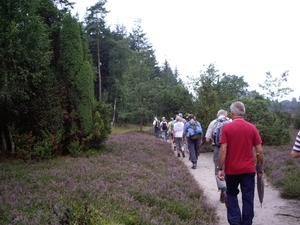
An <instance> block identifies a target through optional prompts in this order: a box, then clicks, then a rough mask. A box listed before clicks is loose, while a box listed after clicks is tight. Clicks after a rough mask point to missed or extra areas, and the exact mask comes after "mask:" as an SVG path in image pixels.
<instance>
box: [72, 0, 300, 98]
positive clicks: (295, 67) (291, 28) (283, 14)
mask: <svg viewBox="0 0 300 225" xmlns="http://www.w3.org/2000/svg"><path fill="white" fill-rule="evenodd" d="M73 1H74V2H77V3H76V5H75V10H74V12H79V14H80V18H83V15H84V13H85V11H86V7H90V6H92V5H94V4H95V3H96V2H97V0H84V1H82V0H73ZM299 6H300V2H299V1H298V0H285V1H283V0H251V1H250V0H248V1H246V0H244V1H242V0H185V1H182V0H107V3H106V4H105V8H106V9H107V10H109V11H110V13H109V14H108V15H107V17H106V21H107V25H111V28H112V29H114V25H115V24H124V26H125V27H126V28H127V31H131V28H132V27H133V25H134V21H135V20H136V19H138V18H140V19H141V26H142V29H143V30H144V32H145V33H146V36H147V38H148V39H149V41H150V43H151V44H152V46H153V49H155V55H156V59H157V61H158V62H159V63H160V65H161V64H162V63H163V62H164V61H165V59H167V60H168V62H169V63H170V65H171V67H172V69H173V71H174V69H175V67H176V66H177V69H178V70H179V73H180V76H181V78H182V79H183V80H184V81H186V78H185V77H186V76H187V75H188V76H198V75H199V74H200V71H201V70H205V67H203V65H205V66H208V65H209V64H210V63H213V64H214V65H215V68H216V69H218V70H219V72H220V74H222V73H223V72H225V73H226V74H230V75H237V76H244V80H245V81H246V82H248V83H249V85H250V86H251V87H250V90H254V89H257V91H258V92H260V93H262V90H261V89H259V88H258V83H260V84H262V83H263V82H264V80H265V74H266V72H271V74H272V75H273V77H279V76H280V75H281V74H282V73H283V72H284V71H286V70H289V76H288V82H287V83H285V84H284V87H290V88H292V89H294V92H292V93H291V94H290V95H289V96H287V97H286V98H285V99H288V100H291V99H292V97H296V98H297V99H298V97H299V96H300V88H298V87H299V84H298V82H300V65H299V60H300V31H299V27H300V26H299V25H300V13H299ZM297 84H298V85H297Z"/></svg>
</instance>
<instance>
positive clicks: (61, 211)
mask: <svg viewBox="0 0 300 225" xmlns="http://www.w3.org/2000/svg"><path fill="white" fill-rule="evenodd" d="M117 133H118V132H117ZM0 171H1V173H0V180H1V183H0V193H1V195H0V224H22V225H25V224H30V225H33V224H143V225H147V224H176V225H180V224H217V218H216V213H215V209H214V208H213V207H211V206H210V205H209V204H207V203H206V201H205V199H204V197H203V190H201V189H200V188H199V186H198V185H197V183H196V181H195V180H194V179H193V178H192V177H191V175H190V174H189V172H188V168H187V167H186V166H185V165H184V164H183V163H182V162H181V161H180V160H178V159H177V158H176V157H174V153H173V151H172V150H171V147H170V145H169V144H168V143H166V142H162V141H160V140H159V139H156V138H155V137H153V135H148V134H145V133H139V132H135V131H134V132H129V133H125V134H122V133H120V134H114V135H111V136H110V137H109V140H108V141H107V149H106V150H105V151H104V152H102V154H101V155H98V156H89V157H78V158H71V157H62V158H58V159H54V160H49V161H44V162H31V163H29V162H27V163H25V162H21V161H17V162H7V163H6V162H2V163H1V164H0Z"/></svg>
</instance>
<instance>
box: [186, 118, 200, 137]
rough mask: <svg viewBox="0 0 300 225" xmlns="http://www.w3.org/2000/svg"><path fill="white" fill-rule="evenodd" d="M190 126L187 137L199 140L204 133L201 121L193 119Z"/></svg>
mask: <svg viewBox="0 0 300 225" xmlns="http://www.w3.org/2000/svg"><path fill="white" fill-rule="evenodd" d="M189 123H190V126H189V128H188V130H187V137H188V138H190V139H192V140H197V139H200V138H201V135H202V128H201V125H200V123H198V122H195V121H192V122H189Z"/></svg>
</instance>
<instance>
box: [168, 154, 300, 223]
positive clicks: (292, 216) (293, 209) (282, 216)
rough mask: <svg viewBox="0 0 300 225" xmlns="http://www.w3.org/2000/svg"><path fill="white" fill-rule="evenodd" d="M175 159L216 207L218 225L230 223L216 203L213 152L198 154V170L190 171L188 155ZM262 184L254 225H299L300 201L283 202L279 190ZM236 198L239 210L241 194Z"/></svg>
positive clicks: (256, 199) (222, 205)
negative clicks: (185, 168)
mask: <svg viewBox="0 0 300 225" xmlns="http://www.w3.org/2000/svg"><path fill="white" fill-rule="evenodd" d="M174 154H175V152H174ZM175 156H176V154H175ZM178 159H179V160H182V161H183V162H184V163H185V165H186V166H187V167H188V169H189V171H190V173H191V174H192V176H193V177H194V178H195V179H196V181H197V182H198V183H199V185H200V187H201V188H202V189H203V190H204V194H205V195H206V197H207V201H208V202H209V203H210V204H211V205H213V206H214V207H216V208H217V214H218V217H219V218H220V223H219V225H225V224H229V223H228V222H227V216H226V207H225V204H222V203H220V201H219V198H220V192H219V191H218V190H217V185H216V180H215V177H214V164H213V153H212V152H209V153H201V154H200V156H199V160H198V166H197V169H191V166H192V163H191V162H190V161H189V159H188V155H187V156H186V157H185V158H178ZM299 172H300V171H299ZM255 180H256V179H255ZM264 181H265V195H264V200H263V204H262V206H261V205H260V202H259V199H258V195H257V192H256V190H255V197H254V204H255V205H254V213H255V216H254V219H253V225H297V224H300V213H299V211H300V201H295V200H286V199H282V198H281V197H280V195H279V191H278V190H276V189H275V188H273V187H272V186H271V185H270V184H269V183H268V182H267V178H266V176H264ZM238 196H239V202H240V207H241V194H239V195H238Z"/></svg>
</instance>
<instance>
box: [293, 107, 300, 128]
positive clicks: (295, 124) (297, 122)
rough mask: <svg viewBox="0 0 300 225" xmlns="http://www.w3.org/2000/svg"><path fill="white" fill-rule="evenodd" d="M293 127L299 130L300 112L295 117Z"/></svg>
mask: <svg viewBox="0 0 300 225" xmlns="http://www.w3.org/2000/svg"><path fill="white" fill-rule="evenodd" d="M294 127H295V128H297V129H300V111H299V112H298V113H297V114H296V115H295V118H294Z"/></svg>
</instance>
